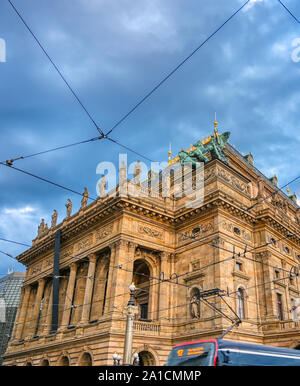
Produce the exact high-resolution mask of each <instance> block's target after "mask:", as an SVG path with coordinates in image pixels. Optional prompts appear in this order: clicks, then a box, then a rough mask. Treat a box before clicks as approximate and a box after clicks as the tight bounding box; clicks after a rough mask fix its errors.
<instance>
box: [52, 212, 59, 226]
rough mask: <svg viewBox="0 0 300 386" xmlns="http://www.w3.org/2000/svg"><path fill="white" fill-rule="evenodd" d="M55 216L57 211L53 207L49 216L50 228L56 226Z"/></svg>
mask: <svg viewBox="0 0 300 386" xmlns="http://www.w3.org/2000/svg"><path fill="white" fill-rule="evenodd" d="M57 216H58V214H57V211H56V209H54V212H53V215H52V217H51V228H54V227H55V226H56V223H57Z"/></svg>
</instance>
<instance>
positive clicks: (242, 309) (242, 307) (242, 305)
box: [238, 288, 245, 319]
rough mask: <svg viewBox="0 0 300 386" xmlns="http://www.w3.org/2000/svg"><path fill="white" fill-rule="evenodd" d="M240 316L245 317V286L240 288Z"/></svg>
mask: <svg viewBox="0 0 300 386" xmlns="http://www.w3.org/2000/svg"><path fill="white" fill-rule="evenodd" d="M238 316H239V317H240V319H244V318H245V291H244V290H243V288H239V289H238Z"/></svg>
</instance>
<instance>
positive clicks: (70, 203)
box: [65, 198, 73, 218]
mask: <svg viewBox="0 0 300 386" xmlns="http://www.w3.org/2000/svg"><path fill="white" fill-rule="evenodd" d="M72 205H73V204H72V201H71V200H70V199H69V198H68V201H67V203H66V205H65V206H66V208H67V218H68V217H70V216H71V213H72Z"/></svg>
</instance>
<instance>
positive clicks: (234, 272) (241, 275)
mask: <svg viewBox="0 0 300 386" xmlns="http://www.w3.org/2000/svg"><path fill="white" fill-rule="evenodd" d="M232 275H233V276H237V277H239V278H240V279H244V280H250V277H249V276H248V275H246V274H245V273H244V272H241V271H233V272H232Z"/></svg>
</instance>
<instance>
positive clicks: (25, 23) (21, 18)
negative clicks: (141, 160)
mask: <svg viewBox="0 0 300 386" xmlns="http://www.w3.org/2000/svg"><path fill="white" fill-rule="evenodd" d="M8 2H9V4H10V5H11V6H12V8H13V10H14V11H15V13H16V14H17V15H18V17H19V18H20V20H21V21H22V23H23V24H24V25H25V27H26V28H27V30H28V31H29V32H30V34H31V35H32V37H33V38H34V40H35V41H36V42H37V44H38V45H39V47H40V48H41V49H42V51H43V52H44V54H45V55H46V57H47V58H48V59H49V61H50V62H51V64H52V65H53V67H54V68H55V70H56V71H57V73H58V74H59V76H60V77H61V79H62V80H63V81H64V83H65V84H66V86H67V87H68V88H69V90H70V91H71V93H72V94H73V96H74V97H75V98H76V100H77V102H78V103H79V104H80V106H81V107H82V109H83V110H84V111H85V113H86V114H87V116H88V117H89V119H90V120H91V121H92V123H93V124H94V126H95V127H96V129H97V130H98V132H99V133H100V134H101V136H104V133H103V131H102V130H101V129H100V127H99V126H98V125H97V123H96V122H95V120H94V119H93V117H92V116H91V114H90V113H89V112H88V110H87V108H86V107H85V106H84V104H83V103H82V101H81V100H80V99H79V97H78V95H77V94H76V93H75V91H74V90H73V88H72V87H71V85H70V83H69V82H68V81H67V80H66V78H65V77H64V75H63V74H62V72H61V71H60V70H59V68H58V67H57V65H56V64H55V63H54V61H53V60H52V59H51V57H50V56H49V54H48V53H47V51H46V50H45V48H44V47H43V45H42V44H41V42H40V41H39V39H38V38H37V36H36V35H35V33H34V32H33V31H32V29H31V28H30V27H29V25H28V23H27V22H26V21H25V20H24V18H23V17H22V15H21V14H20V12H19V11H18V10H17V8H16V7H15V5H14V4H13V2H12V1H11V0H8Z"/></svg>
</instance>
